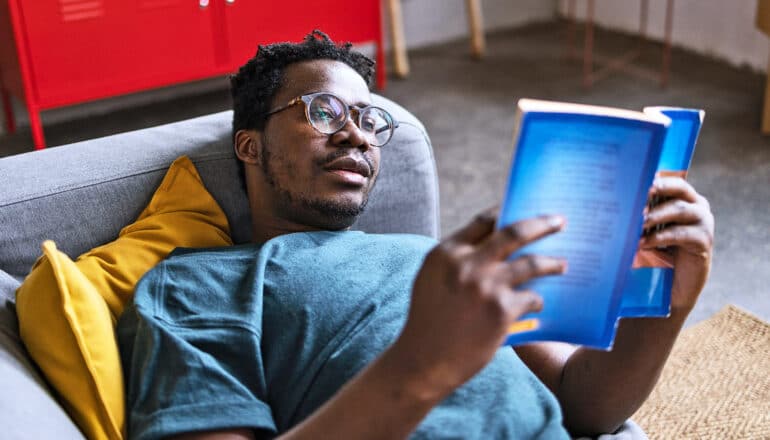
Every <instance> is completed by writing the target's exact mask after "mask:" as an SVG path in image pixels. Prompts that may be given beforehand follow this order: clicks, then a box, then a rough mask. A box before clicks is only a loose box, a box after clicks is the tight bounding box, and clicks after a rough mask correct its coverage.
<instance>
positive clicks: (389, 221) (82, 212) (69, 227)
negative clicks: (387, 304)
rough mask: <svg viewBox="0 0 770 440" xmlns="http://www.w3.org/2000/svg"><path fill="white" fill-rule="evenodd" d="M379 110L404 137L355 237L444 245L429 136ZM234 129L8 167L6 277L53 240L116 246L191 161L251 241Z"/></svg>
mask: <svg viewBox="0 0 770 440" xmlns="http://www.w3.org/2000/svg"><path fill="white" fill-rule="evenodd" d="M374 100H375V102H376V103H377V104H378V105H381V106H383V107H385V108H387V109H388V110H389V111H391V112H392V114H393V115H394V117H395V118H396V119H398V120H399V121H400V127H399V128H398V129H397V130H396V133H395V135H394V138H393V139H392V140H391V142H390V143H389V144H388V145H387V146H386V147H384V148H383V149H382V166H381V172H380V177H379V179H378V182H377V185H376V187H375V189H374V191H373V193H372V195H371V196H370V202H369V206H368V208H367V210H366V212H365V213H364V214H363V215H362V217H361V218H360V219H359V221H358V222H357V223H356V225H355V226H354V228H356V229H362V230H365V231H368V232H410V233H416V234H423V235H428V236H432V237H437V236H438V233H439V225H438V194H437V193H438V186H437V181H436V171H435V162H434V159H433V153H432V150H431V145H430V140H429V138H428V136H427V134H426V133H425V129H424V128H423V126H422V124H421V123H420V122H419V121H418V120H417V119H416V118H415V117H414V116H413V115H411V114H410V113H409V112H407V111H406V110H405V109H403V108H402V107H400V106H398V105H397V104H395V103H393V102H392V101H389V100H387V99H385V98H383V97H380V96H375V97H374ZM231 119H232V113H231V112H229V111H228V112H222V113H217V114H212V115H209V116H204V117H200V118H195V119H190V120H186V121H182V122H177V123H173V124H167V125H162V126H159V127H154V128H148V129H143V130H138V131H134V132H129V133H123V134H119V135H114V136H108V137H104V138H101V139H95V140H89V141H85V142H79V143H75V144H71V145H66V146H62V147H56V148H49V149H46V150H43V151H38V152H32V153H26V154H21V155H17V156H10V157H6V158H2V159H0V188H2V191H0V270H1V271H5V272H7V273H8V274H10V275H11V276H12V277H13V278H15V279H17V280H21V279H23V277H24V276H25V275H26V274H27V272H28V271H29V269H30V267H31V266H32V264H33V263H34V262H35V260H36V259H37V258H38V256H39V255H40V253H41V251H40V244H41V243H42V242H43V240H46V239H52V240H54V241H55V242H56V244H57V247H58V248H59V249H61V250H62V251H64V252H65V253H67V254H68V255H70V257H72V258H75V257H77V256H78V255H80V254H82V253H84V252H85V251H87V250H88V249H91V248H93V247H95V246H98V245H100V244H103V243H106V242H109V241H111V240H114V239H115V238H116V237H117V234H118V232H119V231H120V229H121V228H122V227H123V226H125V225H127V224H129V223H131V222H133V221H134V220H135V219H136V217H137V216H138V215H139V213H140V212H141V210H142V209H143V208H144V206H145V205H146V204H147V203H148V202H149V200H150V197H151V196H152V194H153V192H154V191H155V188H156V187H157V185H158V184H159V183H160V181H161V179H162V177H163V175H164V173H165V171H166V169H167V168H168V166H169V164H170V163H171V162H172V161H173V160H174V159H175V158H176V157H178V156H180V155H183V154H186V155H188V156H190V158H191V159H192V160H193V162H194V163H195V165H196V167H197V168H198V171H199V172H200V174H201V177H202V178H203V181H204V183H205V185H206V187H207V188H208V190H209V191H210V192H211V193H212V195H213V196H214V198H215V199H216V200H217V201H218V202H219V204H220V205H221V206H222V208H223V210H224V211H225V213H226V214H227V217H228V219H229V221H230V226H231V229H232V234H233V239H234V240H235V241H236V242H237V243H242V242H246V241H248V240H249V238H250V234H251V232H250V217H249V211H248V204H247V201H246V195H245V192H244V190H243V188H242V184H241V181H240V179H239V177H238V171H237V166H236V162H235V159H234V156H233V150H232V142H231Z"/></svg>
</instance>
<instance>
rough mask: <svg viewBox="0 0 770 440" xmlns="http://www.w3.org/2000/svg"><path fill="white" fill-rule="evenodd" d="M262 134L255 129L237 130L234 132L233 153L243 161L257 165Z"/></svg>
mask: <svg viewBox="0 0 770 440" xmlns="http://www.w3.org/2000/svg"><path fill="white" fill-rule="evenodd" d="M260 150H262V136H261V133H260V132H258V131H256V130H238V131H237V132H236V133H235V155H236V156H238V159H240V160H242V161H243V162H244V163H247V164H251V165H259V158H260V154H259V152H260Z"/></svg>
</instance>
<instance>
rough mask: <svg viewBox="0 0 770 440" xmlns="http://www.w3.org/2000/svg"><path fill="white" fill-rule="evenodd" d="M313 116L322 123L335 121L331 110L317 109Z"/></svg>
mask: <svg viewBox="0 0 770 440" xmlns="http://www.w3.org/2000/svg"><path fill="white" fill-rule="evenodd" d="M313 116H314V117H315V118H316V119H318V120H321V121H331V120H332V119H334V113H332V111H331V110H328V109H325V108H317V109H315V112H313Z"/></svg>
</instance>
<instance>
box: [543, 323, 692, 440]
mask: <svg viewBox="0 0 770 440" xmlns="http://www.w3.org/2000/svg"><path fill="white" fill-rule="evenodd" d="M687 314H688V311H686V310H672V313H671V316H670V317H669V318H626V319H622V320H621V321H620V325H619V328H618V332H617V336H616V338H615V344H614V347H613V349H612V351H609V352H604V351H597V350H591V349H587V348H581V349H579V350H577V351H575V352H574V353H573V354H572V356H570V358H569V359H568V360H567V362H566V364H565V366H564V370H563V373H562V378H561V381H560V384H559V388H558V390H557V395H558V397H559V400H560V402H561V404H562V408H563V410H564V418H565V420H564V421H565V425H566V426H567V428H568V429H569V430H570V431H571V432H572V433H573V435H574V434H597V433H606V432H612V431H614V430H615V429H617V428H618V427H619V426H620V425H621V424H622V423H623V422H624V421H625V420H626V419H627V418H628V417H630V416H631V415H632V414H633V413H634V412H635V411H636V410H637V409H638V408H639V407H640V406H641V405H642V403H644V400H645V399H646V398H647V396H648V395H649V394H650V392H651V391H652V389H653V387H654V386H655V383H656V382H657V380H658V377H659V376H660V372H661V370H662V368H663V365H664V364H665V362H666V359H667V358H668V355H669V353H670V352H671V348H672V347H673V344H674V341H675V340H676V337H677V335H678V334H679V331H680V330H681V328H682V325H683V324H684V320H685V318H686V317H687Z"/></svg>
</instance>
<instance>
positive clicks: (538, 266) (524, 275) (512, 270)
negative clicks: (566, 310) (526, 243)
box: [499, 255, 567, 286]
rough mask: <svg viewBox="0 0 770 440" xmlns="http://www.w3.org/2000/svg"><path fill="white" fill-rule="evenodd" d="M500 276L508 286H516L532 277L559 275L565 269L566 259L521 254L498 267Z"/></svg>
mask: <svg viewBox="0 0 770 440" xmlns="http://www.w3.org/2000/svg"><path fill="white" fill-rule="evenodd" d="M499 270H500V275H499V276H500V277H501V278H502V281H503V282H504V283H506V284H507V285H509V286H518V285H520V284H523V283H526V282H527V281H530V280H532V279H533V278H538V277H543V276H547V275H561V274H564V273H565V272H566V271H567V261H566V260H564V259H561V258H554V257H544V256H541V255H522V256H521V257H519V258H516V259H515V260H513V261H507V262H505V263H503V264H502V266H501V267H500V269H499Z"/></svg>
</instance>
